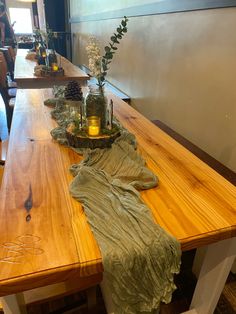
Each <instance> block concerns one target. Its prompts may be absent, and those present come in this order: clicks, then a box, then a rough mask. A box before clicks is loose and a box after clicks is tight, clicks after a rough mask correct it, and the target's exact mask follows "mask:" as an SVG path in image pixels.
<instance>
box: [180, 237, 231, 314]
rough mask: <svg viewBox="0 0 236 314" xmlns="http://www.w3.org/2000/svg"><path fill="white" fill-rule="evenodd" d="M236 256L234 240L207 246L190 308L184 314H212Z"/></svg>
mask: <svg viewBox="0 0 236 314" xmlns="http://www.w3.org/2000/svg"><path fill="white" fill-rule="evenodd" d="M235 256H236V238H231V239H227V240H223V241H220V242H217V243H214V244H211V245H209V246H208V247H207V248H206V251H205V257H204V260H203V264H202V267H201V271H200V274H199V278H198V282H197V285H196V288H195V291H194V295H193V299H192V303H191V306H190V308H191V309H192V310H190V311H187V312H185V314H190V313H194V312H192V311H193V310H194V311H195V313H197V314H213V312H214V309H215V307H216V305H217V302H218V300H219V298H220V295H221V292H222V291H223V288H224V285H225V282H226V279H227V277H228V275H229V272H230V269H231V267H232V264H233V262H234V259H235Z"/></svg>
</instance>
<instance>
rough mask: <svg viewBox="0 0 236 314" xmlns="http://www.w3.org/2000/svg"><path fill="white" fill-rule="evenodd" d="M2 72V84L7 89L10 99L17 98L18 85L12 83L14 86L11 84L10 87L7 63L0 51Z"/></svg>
mask: <svg viewBox="0 0 236 314" xmlns="http://www.w3.org/2000/svg"><path fill="white" fill-rule="evenodd" d="M0 62H1V64H0V70H1V74H0V75H1V84H2V85H4V86H5V87H7V89H8V94H9V97H16V83H15V82H11V81H10V82H11V83H14V84H10V85H11V86H9V78H8V67H7V62H6V59H5V56H4V53H3V52H1V51H0Z"/></svg>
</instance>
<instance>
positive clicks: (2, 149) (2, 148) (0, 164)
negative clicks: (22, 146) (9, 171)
mask: <svg viewBox="0 0 236 314" xmlns="http://www.w3.org/2000/svg"><path fill="white" fill-rule="evenodd" d="M7 146H8V141H4V142H2V141H1V139H0V187H1V183H2V176H3V171H4V165H5V160H6V153H7Z"/></svg>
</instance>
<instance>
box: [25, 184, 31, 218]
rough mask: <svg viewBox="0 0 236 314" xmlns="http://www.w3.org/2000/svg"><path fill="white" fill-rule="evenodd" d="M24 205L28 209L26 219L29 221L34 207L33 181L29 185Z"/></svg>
mask: <svg viewBox="0 0 236 314" xmlns="http://www.w3.org/2000/svg"><path fill="white" fill-rule="evenodd" d="M24 207H25V209H26V211H27V216H26V221H27V222H28V221H30V220H31V215H30V210H31V208H32V207H33V193H32V187H31V183H30V185H29V195H28V197H27V199H26V200H25V203H24Z"/></svg>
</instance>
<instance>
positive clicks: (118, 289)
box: [52, 106, 181, 314]
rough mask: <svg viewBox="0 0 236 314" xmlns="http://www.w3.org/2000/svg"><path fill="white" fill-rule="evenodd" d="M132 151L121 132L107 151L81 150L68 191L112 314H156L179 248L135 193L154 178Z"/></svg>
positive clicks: (60, 132)
mask: <svg viewBox="0 0 236 314" xmlns="http://www.w3.org/2000/svg"><path fill="white" fill-rule="evenodd" d="M60 111H61V107H60V106H59V107H57V108H56V109H55V110H54V111H53V112H52V116H53V117H56V118H57V121H58V122H59V125H60V126H59V127H58V128H56V129H54V130H53V131H52V136H53V137H54V138H55V139H57V140H58V141H59V142H60V143H63V144H66V138H65V126H66V125H67V123H66V119H65V117H66V110H65V109H63V112H62V114H60ZM135 148H136V147H135V137H134V136H133V135H132V134H130V133H129V132H128V131H127V130H125V129H123V130H122V132H121V136H120V137H119V138H118V139H117V140H116V141H115V142H114V144H113V145H112V148H107V149H94V150H90V149H84V150H81V151H82V153H83V156H84V159H83V161H82V162H81V163H80V164H78V165H72V167H71V172H72V174H73V175H74V180H73V181H72V183H71V185H70V192H71V194H72V196H73V197H74V198H76V199H77V200H78V201H79V202H81V204H82V205H83V208H84V210H85V213H86V216H87V219H88V222H89V224H90V226H91V229H92V231H93V234H94V236H95V238H96V240H97V242H98V245H99V247H100V249H101V254H102V261H103V266H104V272H105V276H106V279H107V281H108V284H109V288H110V291H111V297H112V301H113V303H114V308H115V313H117V314H138V313H154V312H155V313H156V312H157V310H158V309H159V307H160V302H162V301H163V302H165V303H168V302H170V300H171V295H172V292H173V291H174V290H175V285H174V280H173V278H174V274H175V273H178V272H179V268H180V259H181V250H180V244H179V243H178V242H177V240H176V239H175V238H174V237H172V236H171V235H169V234H168V233H167V232H166V231H164V230H163V229H162V228H161V227H160V226H159V225H158V224H156V223H155V222H154V220H153V217H152V214H151V212H150V209H149V208H148V207H147V206H146V205H145V204H144V202H143V201H142V199H141V197H140V194H139V192H138V190H139V189H149V188H153V187H155V186H156V185H157V183H158V180H157V178H156V176H155V175H154V174H153V173H152V172H151V171H150V170H149V169H147V168H146V167H145V161H144V160H143V159H142V157H141V156H140V155H139V154H138V153H137V151H136V149H135ZM81 151H80V152H81Z"/></svg>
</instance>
